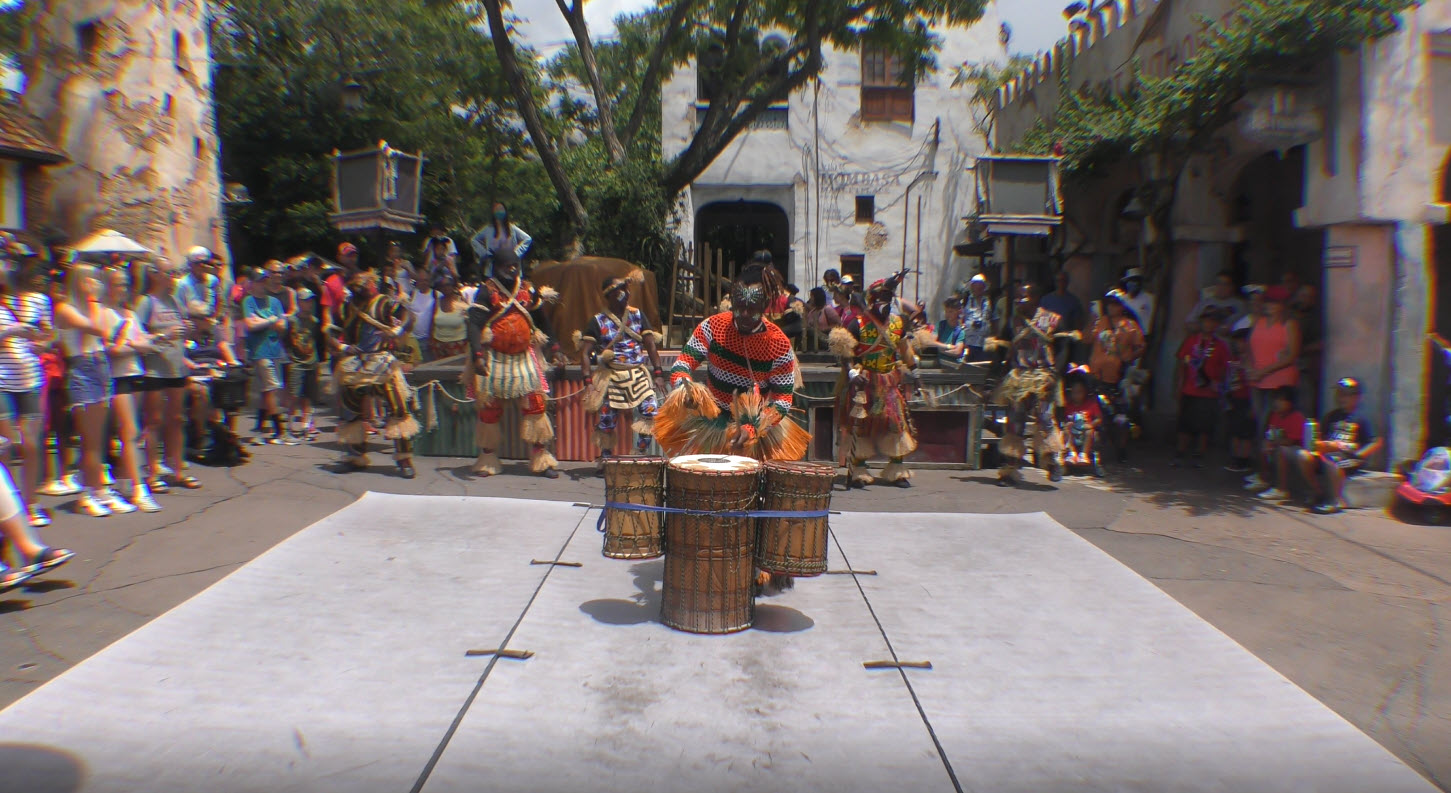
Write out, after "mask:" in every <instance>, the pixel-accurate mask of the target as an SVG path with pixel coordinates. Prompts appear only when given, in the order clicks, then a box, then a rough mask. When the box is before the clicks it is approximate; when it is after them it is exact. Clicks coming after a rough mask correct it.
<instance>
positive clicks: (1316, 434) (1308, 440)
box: [1305, 419, 1320, 452]
mask: <svg viewBox="0 0 1451 793" xmlns="http://www.w3.org/2000/svg"><path fill="white" fill-rule="evenodd" d="M1319 443H1320V424H1319V423H1318V422H1316V421H1315V420H1314V419H1307V420H1306V421H1305V448H1306V449H1307V450H1309V451H1312V452H1313V451H1315V449H1316V447H1317V446H1318V445H1319Z"/></svg>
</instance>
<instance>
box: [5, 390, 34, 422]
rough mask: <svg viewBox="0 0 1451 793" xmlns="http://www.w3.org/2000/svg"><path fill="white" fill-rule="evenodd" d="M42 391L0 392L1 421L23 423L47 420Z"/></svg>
mask: <svg viewBox="0 0 1451 793" xmlns="http://www.w3.org/2000/svg"><path fill="white" fill-rule="evenodd" d="M41 390H42V389H39V388H37V389H35V390H34V391H0V419H3V420H5V421H14V420H16V419H20V420H22V421H25V420H31V419H41V418H45V400H44V399H42V398H41V395H40V393H41Z"/></svg>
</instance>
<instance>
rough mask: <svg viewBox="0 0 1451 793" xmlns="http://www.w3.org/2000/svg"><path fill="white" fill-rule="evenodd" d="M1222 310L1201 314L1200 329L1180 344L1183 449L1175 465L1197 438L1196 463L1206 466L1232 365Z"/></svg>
mask: <svg viewBox="0 0 1451 793" xmlns="http://www.w3.org/2000/svg"><path fill="white" fill-rule="evenodd" d="M1220 318H1221V314H1220V313H1219V312H1217V311H1207V312H1205V313H1204V316H1202V317H1200V318H1199V332H1198V333H1195V334H1194V335H1192V336H1190V337H1189V338H1187V339H1185V340H1184V343H1183V344H1182V345H1180V347H1179V365H1178V367H1177V369H1176V371H1175V379H1176V380H1177V382H1178V386H1179V387H1178V389H1177V390H1178V392H1179V449H1178V451H1177V452H1176V453H1175V455H1174V461H1173V463H1172V465H1175V466H1178V465H1182V464H1183V459H1184V455H1185V454H1188V453H1189V446H1190V444H1192V443H1195V442H1196V441H1197V446H1196V447H1195V449H1194V457H1193V465H1194V467H1195V468H1202V467H1203V459H1204V454H1205V452H1207V451H1208V450H1209V439H1210V437H1211V436H1213V435H1214V428H1215V425H1216V424H1217V423H1218V419H1219V389H1220V384H1221V383H1223V382H1224V371H1225V369H1226V367H1227V366H1228V365H1229V345H1227V344H1225V343H1224V340H1223V339H1221V338H1219V324H1220Z"/></svg>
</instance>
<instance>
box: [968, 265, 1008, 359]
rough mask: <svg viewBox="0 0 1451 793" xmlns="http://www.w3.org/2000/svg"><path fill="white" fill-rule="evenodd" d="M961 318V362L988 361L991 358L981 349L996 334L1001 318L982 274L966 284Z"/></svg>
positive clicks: (985, 277) (985, 278)
mask: <svg viewBox="0 0 1451 793" xmlns="http://www.w3.org/2000/svg"><path fill="white" fill-rule="evenodd" d="M961 317H962V345H963V348H964V349H963V360H966V361H985V360H988V359H989V358H990V357H991V356H989V355H988V354H987V353H986V352H984V351H983V348H984V347H985V346H986V344H987V340H988V338H989V337H990V336H992V335H993V334H994V333H995V332H996V330H997V326H998V322H999V320H1000V319H1001V317H1000V316H999V314H998V312H997V309H996V307H994V306H993V301H992V297H991V296H990V295H989V294H988V283H987V276H985V275H983V274H982V273H978V274H977V275H974V276H973V277H972V278H971V279H970V280H969V281H968V282H967V294H965V295H963V296H962V314H961Z"/></svg>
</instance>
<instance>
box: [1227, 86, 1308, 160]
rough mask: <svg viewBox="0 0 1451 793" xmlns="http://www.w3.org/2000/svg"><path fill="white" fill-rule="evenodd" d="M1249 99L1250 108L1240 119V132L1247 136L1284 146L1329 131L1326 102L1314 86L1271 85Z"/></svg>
mask: <svg viewBox="0 0 1451 793" xmlns="http://www.w3.org/2000/svg"><path fill="white" fill-rule="evenodd" d="M1245 103H1246V106H1247V112H1246V113H1245V114H1244V116H1243V117H1242V118H1241V120H1240V134H1241V135H1243V136H1244V137H1245V139H1246V140H1249V141H1252V142H1254V143H1259V144H1261V145H1264V146H1268V147H1270V148H1272V149H1278V150H1284V149H1289V148H1292V147H1295V146H1299V145H1302V144H1305V143H1309V142H1311V141H1313V140H1317V139H1319V138H1320V137H1321V136H1322V135H1324V134H1325V118H1324V108H1323V104H1322V103H1321V102H1320V99H1319V97H1318V96H1317V95H1316V93H1315V92H1314V91H1312V90H1310V89H1306V88H1300V87H1289V86H1280V87H1276V88H1268V89H1264V90H1261V91H1256V92H1254V93H1252V94H1250V95H1249V96H1248V97H1246V98H1245Z"/></svg>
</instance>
